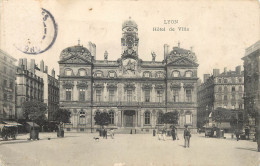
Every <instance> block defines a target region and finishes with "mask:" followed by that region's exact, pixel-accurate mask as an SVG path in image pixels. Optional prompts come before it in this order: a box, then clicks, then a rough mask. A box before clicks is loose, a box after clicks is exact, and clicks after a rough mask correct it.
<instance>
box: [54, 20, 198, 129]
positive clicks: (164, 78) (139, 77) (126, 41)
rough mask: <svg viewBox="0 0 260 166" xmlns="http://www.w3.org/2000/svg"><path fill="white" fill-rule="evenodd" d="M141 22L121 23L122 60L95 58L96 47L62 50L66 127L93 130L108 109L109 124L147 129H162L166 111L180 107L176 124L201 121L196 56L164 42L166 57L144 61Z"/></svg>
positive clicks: (61, 81)
mask: <svg viewBox="0 0 260 166" xmlns="http://www.w3.org/2000/svg"><path fill="white" fill-rule="evenodd" d="M138 45H139V38H138V26H137V24H136V23H135V21H133V20H131V19H129V20H127V21H125V22H124V23H123V24H122V38H121V48H122V54H121V55H119V56H118V60H116V61H110V60H108V53H107V51H105V53H104V60H97V59H96V45H95V44H93V43H91V42H90V43H89V47H88V48H85V47H83V46H81V45H80V44H78V45H76V46H72V47H68V48H65V49H64V50H63V51H62V52H61V54H60V61H59V68H60V79H59V81H60V107H62V108H65V109H68V110H70V112H71V124H67V125H66V130H67V131H94V130H96V129H97V128H99V127H100V126H98V125H96V124H95V120H94V116H95V114H97V113H100V112H107V113H108V114H109V116H110V124H109V126H108V127H109V128H110V127H111V128H118V130H126V129H130V128H131V129H136V130H138V131H144V132H149V130H150V131H151V129H153V128H158V127H162V126H163V123H162V115H163V113H166V112H171V111H178V112H179V122H178V125H177V127H178V128H184V125H189V126H190V128H191V129H194V130H195V129H196V124H197V80H198V77H197V68H198V63H197V58H196V55H195V53H194V52H192V50H186V49H183V48H180V44H178V46H177V47H173V48H172V49H169V46H168V45H167V44H165V45H164V60H163V61H156V60H155V59H156V54H155V53H152V60H151V61H143V60H142V59H140V58H139V53H138Z"/></svg>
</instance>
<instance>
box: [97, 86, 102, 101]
mask: <svg viewBox="0 0 260 166" xmlns="http://www.w3.org/2000/svg"><path fill="white" fill-rule="evenodd" d="M96 101H97V102H100V101H101V90H99V89H98V90H96Z"/></svg>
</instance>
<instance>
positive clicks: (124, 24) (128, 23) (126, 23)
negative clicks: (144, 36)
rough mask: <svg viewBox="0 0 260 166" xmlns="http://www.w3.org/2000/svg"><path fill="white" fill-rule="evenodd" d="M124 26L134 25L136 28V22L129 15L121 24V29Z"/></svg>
mask: <svg viewBox="0 0 260 166" xmlns="http://www.w3.org/2000/svg"><path fill="white" fill-rule="evenodd" d="M125 27H134V28H136V29H137V28H138V25H137V24H136V22H135V21H134V20H132V19H131V17H129V19H128V20H126V21H124V22H123V24H122V29H124V28H125Z"/></svg>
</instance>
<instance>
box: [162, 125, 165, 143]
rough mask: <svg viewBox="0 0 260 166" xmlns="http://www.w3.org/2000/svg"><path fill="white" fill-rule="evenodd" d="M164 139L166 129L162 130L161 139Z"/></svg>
mask: <svg viewBox="0 0 260 166" xmlns="http://www.w3.org/2000/svg"><path fill="white" fill-rule="evenodd" d="M165 137H166V129H165V128H163V130H162V138H163V140H164V141H165Z"/></svg>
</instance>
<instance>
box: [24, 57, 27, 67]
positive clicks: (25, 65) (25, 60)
mask: <svg viewBox="0 0 260 166" xmlns="http://www.w3.org/2000/svg"><path fill="white" fill-rule="evenodd" d="M23 65H24V70H27V59H26V58H23Z"/></svg>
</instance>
